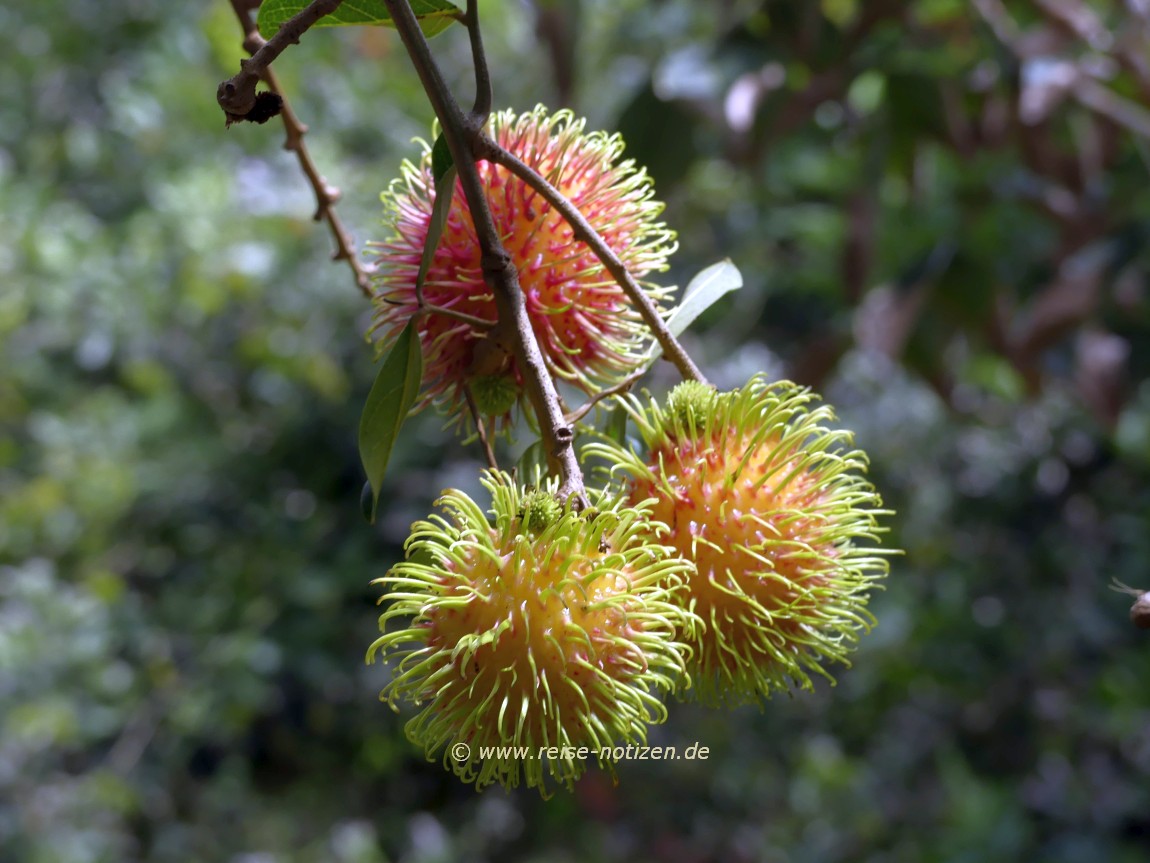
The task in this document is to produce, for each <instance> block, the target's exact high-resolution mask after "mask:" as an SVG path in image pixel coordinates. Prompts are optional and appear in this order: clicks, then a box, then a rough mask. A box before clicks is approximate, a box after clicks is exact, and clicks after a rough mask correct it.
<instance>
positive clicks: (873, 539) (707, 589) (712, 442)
mask: <svg viewBox="0 0 1150 863" xmlns="http://www.w3.org/2000/svg"><path fill="white" fill-rule="evenodd" d="M815 401H816V397H815V396H814V395H813V394H812V393H811V392H810V391H809V390H807V389H804V388H801V387H799V386H796V385H795V384H792V383H789V382H785V381H784V382H779V383H774V384H767V383H766V382H765V381H764V380H763V379H762V378H759V377H756V378H755V379H753V380H752V381H751V382H750V383H748V384H747V385H746V386H745V387H743V388H742V389H740V390H736V391H734V392H729V393H717V392H715V391H714V390H713V389H711V388H709V387H706V386H704V385H702V384H698V383H693V382H692V383H686V384H682V385H680V387H678V388H676V389H675V390H674V391H672V393H671V394H670V396H669V398H668V400H667V405H666V406H663V405H660V404H659V403H658V402H656V401H655V400H653V399H652V400H650V404H649V405H648V406H644V405H643V404H642V403H641V402H640V401H639V400H638V399H636V398H634V397H628V399H626V400H624V405H625V406H626V407H627V410H628V412H629V413H630V414H631V416H632V418H633V419H634V420H635V422H636V423H637V426H638V430H639V433H640V435H641V437H642V438H643V441H644V443H645V445H646V451H645V452H643V453H637V452H635V451H634V450H629V449H624V448H623V447H621V446H620V445H618V444H616V443H614V442H612V441H606V440H604V441H601V442H596V443H593V444H590V445H588V446H587V447H586V448H585V454H587V455H595V456H598V457H602V458H604V459H606V460H607V461H608V462H609V463H611V464H612V465H614V467H613V469H612V472H613V473H614V474H615V475H621V476H622V477H624V478H625V489H624V491H625V494H626V496H627V498H628V499H629V501H630V502H631V503H632V504H634V503H637V502H639V501H647V500H650V499H653V500H654V503H653V506H652V510H651V517H652V518H653V519H655V520H657V521H661V522H664V523H665V524H667V525H668V526H669V527H670V533H669V534H667V535H666V536H665V537H664V538H663V541H665V542H667V543H669V544H670V545H672V546H673V547H674V548H675V549H676V550H677V551H678V553H679V554H681V555H682V556H683V557H686V558H687V559H689V560H691V561H692V562H693V563H694V564H695V567H696V571H695V573H694V574H692V575H691V576H690V579H689V583H688V591H687V592H686V593H677V594H676V596H677V597H679V598H681V599H684V600H685V601H686V602H687V603H688V605H687V607H688V608H690V609H691V610H693V611H694V612H695V613H697V614H698V615H699V616H700V617H701V618H702V619H703V622H704V624H705V628H704V629H700V630H696V631H695V632H696V634H695V637H694V638H693V639H691V638H686V639H685V640H687V641H688V642H689V643H690V644H691V646H692V647H693V648H694V656H693V659H692V662H691V664H690V666H689V670H690V672H691V677H692V680H693V688H692V694H693V695H694V697H695V698H697V699H698V700H700V701H702V702H704V703H709V704H724V703H725V704H737V703H741V702H761V700H762V699H763V698H765V697H769V696H770V695H771V693H772V692H774V691H779V690H788V689H790V688H791V686H798V687H800V688H804V689H810V688H812V683H811V679H810V673H811V672H815V673H817V674H821V675H823V676H824V677H827V678H830V674H829V673H828V672H827V671H826V670H825V669H824V668H823V663H824V662H842V663H844V664H849V663H847V655H848V654H849V652H850V651H851V650H852V649H853V648H854V647H855V645H856V643H857V640H858V636H859V633H860V632H864V631H867V630H869V628H870V627H871V626H872V625H873V623H874V620H873V617H872V616H871V615H870V614H869V613H868V612H867V610H866V605H867V601H868V597H869V592H870V591H871V590H872V589H873V588H875V587H876V582H877V581H878V580H879V579H881V578H882V577H883V576H885V575H886V574H887V571H888V568H889V567H888V564H887V561H886V559H885V558H884V557H883V556H882V555H883V554H884V552H883V551H881V550H879V549H878V548H876V547H875V546H876V545H877V542H878V535H879V534H880V533H881V532H882V528H880V527H879V526H878V524H877V516H879V515H882V514H884V513H885V512H886V511H885V510H883V509H882V503H881V500H880V499H879V496H878V495H877V494H876V492H875V491H874V489H873V488H872V487H871V486H870V485H869V484H868V483H867V481H866V480H865V478H864V472H865V469H866V464H867V462H866V456H865V455H864V454H863V453H862V452H861V451H859V450H857V449H854V448H853V447H852V446H851V435H850V433H849V432H848V431H844V430H840V429H835V428H833V427H831V426H830V425H829V423H831V422H832V421H833V420H834V415H833V413H832V411H831V410H830V408H828V407H826V406H821V405H815V404H814V402H815ZM830 679H832V680H833V678H830Z"/></svg>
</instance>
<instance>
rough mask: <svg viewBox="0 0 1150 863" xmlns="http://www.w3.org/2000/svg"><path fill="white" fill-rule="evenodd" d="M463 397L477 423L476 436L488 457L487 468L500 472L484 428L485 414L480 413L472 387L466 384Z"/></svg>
mask: <svg viewBox="0 0 1150 863" xmlns="http://www.w3.org/2000/svg"><path fill="white" fill-rule="evenodd" d="M463 397H464V398H465V399H467V409H468V410H470V411H471V419H472V420H474V422H475V434H476V436H478V438H479V442H480V443H481V444H483V454H484V455H485V456H487V466H488V467H489V468H491V469H492V470H499V462H498V461H496V460H495V450H493V449H492V448H491V441H489V440H488V439H487V430H486V429H485V428H484V426H483V414H481V413H480V412H479V405H477V404H476V403H475V396H473V395H472V394H471V387H469V386H467V385H466V384H464V386H463Z"/></svg>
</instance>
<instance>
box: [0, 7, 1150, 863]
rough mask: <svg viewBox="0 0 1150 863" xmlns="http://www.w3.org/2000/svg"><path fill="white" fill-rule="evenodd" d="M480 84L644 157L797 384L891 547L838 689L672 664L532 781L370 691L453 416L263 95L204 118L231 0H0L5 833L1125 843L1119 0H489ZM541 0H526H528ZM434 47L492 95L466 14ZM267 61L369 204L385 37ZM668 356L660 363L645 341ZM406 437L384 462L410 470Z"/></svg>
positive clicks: (472, 840)
mask: <svg viewBox="0 0 1150 863" xmlns="http://www.w3.org/2000/svg"><path fill="white" fill-rule="evenodd" d="M482 6H483V12H484V15H485V17H486V21H487V28H486V41H487V43H488V46H489V49H490V52H491V65H492V70H493V73H494V74H495V76H496V96H497V98H496V102H497V104H498V105H500V106H502V105H513V106H515V107H517V108H521V109H526V108H530V107H531V106H532V105H533V104H535V103H536V102H538V101H544V102H550V103H551V104H552V105H553V106H556V107H557V106H558V105H559V104H560V103H564V104H566V103H570V104H571V105H572V106H573V107H574V108H575V109H576V110H577V111H578V112H580V113H584V114H586V115H587V116H588V117H589V118H590V119H591V123H592V126H596V127H601V128H607V129H621V130H622V131H623V132H624V134H625V135H626V137H627V140H628V142H629V145H630V148H629V153H630V155H632V156H633V157H634V158H636V159H637V160H638V161H639V162H640V163H642V164H645V165H647V166H649V168H650V170H651V172H652V174H653V175H654V176H655V178H656V181H657V183H658V188H659V192H660V194H661V196H662V197H663V198H664V199H665V200H667V201H668V204H669V207H668V212H667V219H668V221H669V222H670V223H671V224H672V225H674V226H676V227H677V228H678V229H679V230H680V235H681V236H680V239H681V246H682V248H681V252H680V254H679V257H678V260H677V264H676V270H675V272H673V273H672V274H670V277H671V278H672V279H673V280H675V281H677V282H678V283H679V284H685V283H686V281H687V280H688V279H689V278H690V276H691V275H693V274H694V273H696V272H698V271H699V270H700V269H702V267H704V266H705V265H707V264H710V263H712V262H713V261H715V260H717V259H719V258H722V257H727V256H729V257H730V258H732V260H733V261H734V262H735V263H736V264H737V265H738V267H739V269H740V270H741V271H742V273H743V276H744V279H745V280H746V287H745V288H744V289H743V290H741V291H738V292H735V293H733V294H732V295H731V296H730V297H728V298H725V299H724V300H723V301H722V302H721V303H719V304H718V305H717V306H716V307H714V308H712V309H711V310H709V311H708V312H707V314H705V315H704V316H703V318H701V319H700V321H699V322H698V324H697V325H696V327H695V328H694V329H693V331H692V333H691V334H689V340H688V342H689V347H690V348H691V350H692V351H693V352H695V353H696V355H697V358H698V359H699V360H700V361H701V362H702V364H703V365H704V367H705V368H707V369H708V371H709V372H710V373H711V374H712V375H713V377H714V379H715V380H716V381H718V382H720V383H722V384H724V385H733V384H741V383H742V382H744V381H745V380H746V379H747V378H748V377H749V376H750V374H751V373H752V372H754V371H760V370H764V369H765V370H767V371H768V372H770V373H774V374H780V375H787V376H791V377H795V378H797V379H799V380H802V381H804V382H808V383H811V384H813V385H815V386H817V387H818V388H819V389H820V390H822V391H823V392H824V393H825V394H826V395H827V397H828V399H829V400H830V401H832V403H834V404H835V405H836V407H837V408H838V410H839V413H840V416H841V417H842V418H843V421H844V423H846V424H847V425H848V426H850V427H852V428H854V429H855V430H856V431H857V436H858V441H859V443H860V444H861V445H862V446H863V447H864V448H866V449H867V450H868V451H869V452H870V454H871V457H872V462H873V474H874V479H875V481H876V483H877V485H878V486H879V487H880V489H881V490H882V491H883V493H884V495H885V497H886V498H887V500H888V503H889V504H890V505H891V507H892V508H893V509H895V510H897V511H898V515H897V517H895V518H892V519H891V520H890V522H891V525H892V534H891V543H892V544H893V545H896V546H900V547H902V548H905V549H906V550H907V553H906V555H905V557H903V558H900V559H898V560H897V561H896V563H895V566H894V571H893V573H892V575H891V578H890V579H889V582H888V589H887V590H886V592H885V593H883V594H881V595H879V596H878V597H877V598H876V599H875V601H874V606H875V608H874V610H875V613H876V615H877V617H878V619H879V621H880V624H879V626H878V628H877V629H876V630H875V632H874V633H873V634H872V635H871V636H869V637H868V638H866V639H864V643H863V646H862V649H861V650H860V651H859V653H858V654H857V659H856V662H855V666H854V667H853V668H851V669H849V670H845V669H844V670H841V671H840V673H839V674H838V676H839V679H840V682H839V685H838V686H837V687H834V688H829V687H822V688H821V689H820V690H819V691H818V692H817V693H816V694H815V695H814V696H811V697H807V696H803V697H797V698H795V699H793V700H787V699H776V700H775V701H774V702H772V703H771V704H770V705H769V706H768V707H767V709H765V710H764V711H762V712H757V711H755V710H753V709H746V710H739V711H734V712H722V711H717V712H716V711H705V710H701V709H698V708H695V707H684V706H680V707H677V708H675V709H674V710H673V712H672V717H671V720H670V722H669V723H668V724H667V725H665V726H661V727H659V728H656V729H654V730H653V742H655V743H660V744H672V745H678V746H680V747H685V746H687V745H689V744H691V743H693V742H696V741H697V742H699V743H701V744H703V745H706V746H709V747H710V751H711V754H710V757H709V759H708V760H706V761H694V762H686V761H672V762H634V763H624V764H623V765H622V766H621V767H620V770H619V783H618V785H617V786H615V785H613V784H612V782H611V781H610V778H609V777H605V776H603V775H600V774H594V775H592V776H590V777H589V778H587V779H586V780H584V781H583V782H581V783H580V785H579V787H578V789H577V791H576V793H575V794H574V795H569V796H560V797H558V798H556V799H554V800H552V801H550V802H547V803H543V802H541V801H539V800H538V799H537V798H536V797H534V796H533V794H532V793H522V794H520V793H513V794H510V795H505V794H503V793H502V792H500V791H498V790H494V791H488V792H487V793H484V794H482V795H477V794H476V793H475V792H474V791H472V790H471V789H469V788H467V787H464V786H461V785H459V783H458V782H457V781H456V780H455V779H454V778H453V777H452V776H451V775H450V774H448V773H446V772H445V771H443V770H442V769H441V767H440V766H438V765H434V764H426V763H424V762H423V761H422V760H421V757H420V756H419V755H418V753H417V752H416V750H415V749H414V748H413V747H411V746H410V745H409V744H407V743H406V742H405V740H404V739H403V736H402V720H403V717H401V716H396V715H394V714H393V713H392V712H391V711H389V710H388V709H387V708H386V707H385V706H383V705H380V704H378V703H377V702H376V700H375V696H376V692H377V691H378V689H379V688H380V687H381V686H382V684H383V682H384V680H385V679H386V678H385V675H386V673H387V672H386V670H385V669H383V668H381V667H378V666H377V667H370V668H365V667H364V666H363V664H362V657H363V653H364V650H365V648H366V646H367V645H368V644H369V643H370V641H371V640H372V638H373V637H374V632H375V626H376V622H375V620H376V610H375V608H374V605H373V603H374V599H375V594H374V592H373V590H372V588H370V586H369V584H368V582H369V581H370V579H372V578H373V577H376V576H378V575H380V574H382V572H383V571H385V570H386V568H387V567H388V566H389V564H390V563H392V562H394V561H395V560H396V559H397V558H398V556H399V554H400V550H399V545H400V543H401V542H402V540H403V539H404V537H405V536H406V532H407V528H408V526H409V524H410V523H411V522H412V521H413V520H415V519H416V518H420V517H423V516H424V515H425V514H426V512H427V511H428V509H429V507H430V505H431V501H432V499H433V498H434V496H435V495H436V493H437V492H438V491H439V489H441V488H443V487H445V486H448V485H456V486H463V487H473V486H474V474H475V471H476V465H477V463H478V462H479V454H478V453H477V452H476V451H474V450H467V451H463V450H460V449H458V447H457V445H456V444H455V442H454V440H453V439H451V438H450V437H449V436H448V435H446V434H445V433H442V432H441V431H440V423H441V420H440V419H438V418H436V417H434V416H428V415H423V416H421V417H420V418H419V419H418V420H416V421H413V422H412V423H411V424H410V425H408V426H407V427H405V429H404V433H403V435H402V436H401V438H400V440H399V443H398V446H397V449H396V452H395V454H394V456H393V460H392V464H393V470H392V471H391V472H390V474H389V476H388V478H387V479H386V481H385V483H384V489H383V494H382V498H381V517H380V520H379V522H378V523H377V525H376V526H375V527H369V526H368V525H366V524H365V523H364V522H363V520H362V519H361V517H360V515H359V503H358V498H359V490H360V487H361V485H362V482H363V477H362V473H361V468H360V466H359V462H358V457H357V454H356V446H355V429H356V424H357V422H358V416H359V409H360V406H361V404H362V402H363V400H364V398H365V396H366V394H367V391H368V389H369V387H370V383H371V379H372V375H373V371H374V368H373V366H372V352H371V350H370V349H369V348H368V347H367V346H366V345H365V343H364V340H363V334H364V332H365V330H366V324H367V316H368V312H369V310H368V309H367V308H366V305H367V304H366V303H365V302H364V301H363V299H362V298H361V297H360V295H359V294H358V292H357V290H356V288H355V286H354V284H353V282H352V280H351V277H350V273H349V272H348V271H347V270H346V268H344V267H342V266H341V265H337V264H333V263H331V262H330V261H329V260H328V257H329V253H330V247H329V238H328V237H327V235H326V233H325V231H324V230H323V229H322V227H320V226H316V225H314V224H313V223H312V222H311V221H310V216H311V213H312V211H313V208H314V202H313V200H312V198H311V192H310V190H309V189H308V187H307V185H306V184H305V182H304V180H303V178H302V176H301V175H300V173H299V171H298V168H297V166H296V165H295V163H294V161H293V159H292V158H291V157H290V154H287V153H284V152H283V151H282V150H281V149H280V145H281V143H282V130H281V129H278V128H277V124H276V123H268V124H267V125H265V126H259V127H256V126H250V127H249V126H238V127H234V128H232V129H231V130H229V131H226V132H225V130H224V128H223V117H222V115H221V113H220V111H219V109H218V108H217V106H216V104H215V100H214V94H215V88H216V85H217V84H218V83H219V81H220V80H222V79H224V78H226V77H228V76H230V75H231V74H233V72H234V71H235V69H236V68H237V64H238V61H239V59H240V57H241V51H240V48H239V38H240V35H241V33H240V29H239V27H238V25H237V23H236V21H235V20H234V16H233V14H232V10H231V8H230V7H229V5H228V4H225V3H223V2H212V3H209V4H176V5H173V4H168V3H160V2H158V0H133V2H129V3H120V4H84V3H67V4H65V3H62V2H58V0H45V2H42V3H36V4H5V5H3V6H0V29H2V30H3V32H4V33H5V34H6V41H7V43H8V44H9V46H10V48H9V50H8V52H7V54H6V57H5V60H4V61H3V63H2V64H0V238H2V240H0V859H3V860H14V861H30V863H87V861H100V863H103V861H116V863H121V861H137V860H138V861H145V860H146V861H188V860H204V861H215V860H220V861H237V863H271V861H285V863H288V861H290V863H311V861H349V863H350V861H354V863H369V861H383V860H402V861H449V860H451V861H454V860H461V861H483V860H495V859H508V858H511V859H515V858H517V859H527V860H548V861H557V860H558V861H562V860H579V861H584V860H586V861H599V860H602V861H608V860H627V861H646V860H651V861H655V860H665V861H701V860H711V859H723V860H725V861H740V860H748V861H750V860H761V861H804V863H805V861H819V863H821V861H827V863H832V861H852V863H855V861H874V863H880V861H908V863H911V861H913V863H935V861H938V863H961V861H968V860H969V861H982V860H1010V861H1013V860H1020V859H1026V860H1033V861H1051V863H1078V861H1082V863H1096V861H1113V863H1122V861H1138V860H1142V859H1144V854H1145V849H1146V847H1147V845H1148V844H1150V814H1148V813H1150V691H1148V690H1147V687H1146V675H1145V657H1146V655H1147V645H1146V641H1145V639H1144V635H1143V634H1142V633H1139V632H1138V631H1136V630H1134V629H1133V628H1132V627H1131V626H1130V625H1129V623H1128V622H1127V620H1126V610H1127V606H1128V603H1129V598H1123V597H1122V596H1120V595H1118V594H1115V593H1112V592H1110V591H1108V590H1107V589H1106V585H1107V583H1108V581H1109V579H1110V578H1111V577H1117V578H1119V579H1121V580H1122V581H1125V582H1127V583H1130V584H1134V585H1143V586H1148V585H1147V584H1146V582H1147V580H1148V578H1147V574H1148V572H1150V490H1148V489H1150V485H1148V483H1147V480H1148V479H1150V383H1148V376H1150V338H1148V335H1150V332H1148V330H1150V311H1148V310H1150V306H1148V303H1147V293H1146V292H1147V270H1148V264H1150V257H1148V252H1150V245H1148V242H1147V238H1148V237H1150V197H1148V196H1147V195H1146V194H1145V191H1144V190H1145V189H1146V188H1147V185H1148V183H1147V171H1148V166H1147V145H1148V141H1147V137H1146V135H1147V132H1148V128H1147V127H1148V125H1150V124H1148V123H1147V117H1150V114H1147V113H1146V108H1145V103H1146V100H1147V94H1148V92H1150V77H1148V75H1147V72H1146V59H1145V54H1144V51H1143V49H1142V47H1140V46H1144V45H1145V40H1146V36H1147V33H1148V26H1150V25H1148V21H1147V17H1146V16H1147V12H1146V8H1145V4H1144V3H1135V2H1129V3H1119V2H1117V0H1108V2H1098V3H1093V4H1085V3H1076V2H1065V3H1052V2H1037V0H1036V2H1021V0H1020V2H1011V3H1007V4H1006V5H1005V6H1004V5H1002V4H1000V3H999V2H996V0H980V2H978V3H970V4H968V3H964V2H959V0H874V2H867V3H863V2H861V0H822V2H817V3H816V2H800V0H753V2H752V0H724V2H714V3H695V2H690V0H659V2H654V0H649V2H638V0H616V2H606V0H582V2H574V0H571V2H559V0H538V2H536V3H534V4H526V5H525V4H521V3H517V2H511V0H489V2H485V3H483V4H482ZM525 12H526V14H525ZM434 47H435V49H436V51H437V52H438V54H439V56H440V57H441V58H442V60H443V62H444V65H445V68H446V71H447V73H448V76H449V78H450V80H451V81H452V82H453V85H454V86H455V87H456V88H457V91H458V92H460V93H462V94H467V93H468V92H469V90H468V87H469V86H470V80H471V78H470V70H469V67H468V52H467V47H466V38H465V34H463V33H462V32H461V31H459V30H458V28H454V29H452V30H449V31H448V32H446V33H444V34H443V35H441V36H439V37H437V38H436V40H435V42H434ZM277 71H278V72H279V74H280V75H281V79H282V82H283V84H284V87H285V90H286V91H287V93H288V95H289V97H290V98H291V100H292V102H293V103H294V105H295V107H296V110H297V111H298V112H299V114H300V116H301V117H302V119H303V120H304V122H306V123H308V124H309V125H310V126H311V133H310V134H309V135H308V141H309V143H310V146H311V148H312V150H313V153H314V155H315V158H316V160H317V161H318V162H319V164H320V165H321V168H322V170H323V171H324V172H325V174H326V175H327V177H328V178H329V179H330V181H331V182H333V183H334V184H335V185H338V186H339V187H341V189H342V190H343V193H344V198H343V202H342V203H341V205H340V211H341V214H342V215H343V216H344V217H345V219H346V220H347V221H348V223H349V224H350V225H351V226H352V227H353V229H354V232H355V233H356V235H357V238H358V240H359V241H360V242H362V241H364V240H366V239H369V238H371V237H373V236H377V235H378V232H379V228H378V193H379V191H380V190H381V189H382V188H384V186H385V185H386V184H387V183H388V181H389V180H390V179H391V178H392V177H393V176H394V175H395V173H396V172H397V166H398V163H399V161H400V160H401V159H402V158H404V157H405V156H410V155H412V154H413V153H414V149H413V148H412V147H411V146H410V144H409V140H410V138H411V137H413V136H416V135H422V136H427V135H428V134H429V125H430V111H429V109H428V108H427V106H426V104H425V102H424V100H423V97H422V94H421V93H420V91H419V88H418V85H417V82H416V80H415V76H414V75H413V74H412V72H411V71H410V70H409V68H408V66H407V64H406V61H405V58H404V56H403V54H402V51H401V50H400V49H399V46H398V43H397V41H396V39H395V37H394V34H391V33H388V32H385V31H382V30H379V31H375V30H356V29H346V30H342V31H341V32H331V31H320V32H315V33H311V34H308V36H307V37H305V39H304V40H303V42H302V43H301V44H300V45H298V46H295V47H293V48H292V50H291V51H289V52H288V53H287V54H286V55H285V56H284V57H283V58H282V59H281V60H280V61H279V62H277ZM663 365H665V364H661V365H660V367H659V368H657V369H656V370H655V372H654V378H655V382H656V385H665V384H666V383H667V382H668V381H669V379H670V378H669V376H668V374H667V370H666V369H665V368H662V366H663ZM399 465H402V470H400V469H398V467H396V466H399Z"/></svg>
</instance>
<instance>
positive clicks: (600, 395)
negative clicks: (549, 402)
mask: <svg viewBox="0 0 1150 863" xmlns="http://www.w3.org/2000/svg"><path fill="white" fill-rule="evenodd" d="M646 372H647V367H646V366H645V365H644V366H643V368H641V369H637V370H636V371H633V372H631V374H629V375H627V377H625V378H623V380H621V381H619V383H617V384H615V385H613V386H610V387H607V389H605V390H601V391H600V392H597V393H595V395H594V396H592V397H591V399H590V400H589V401H588V402H587V403H586V404H582V405H580V406H579V407H577V408H575V410H573V411H571V413H569V414H567V422H568V423H570V424H571V425H575V423H577V422H579V420H581V419H583V417H585V416H587V414H589V413H591V410H592V408H594V407H595V405H597V404H599V402H601V401H603V399H605V398H610V397H611V396H614V395H618V394H619V393H622V392H626V391H627V390H629V389H631V387H632V386H634V385H635V381H637V380H639V378H641V377H643V375H644V374H646Z"/></svg>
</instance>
